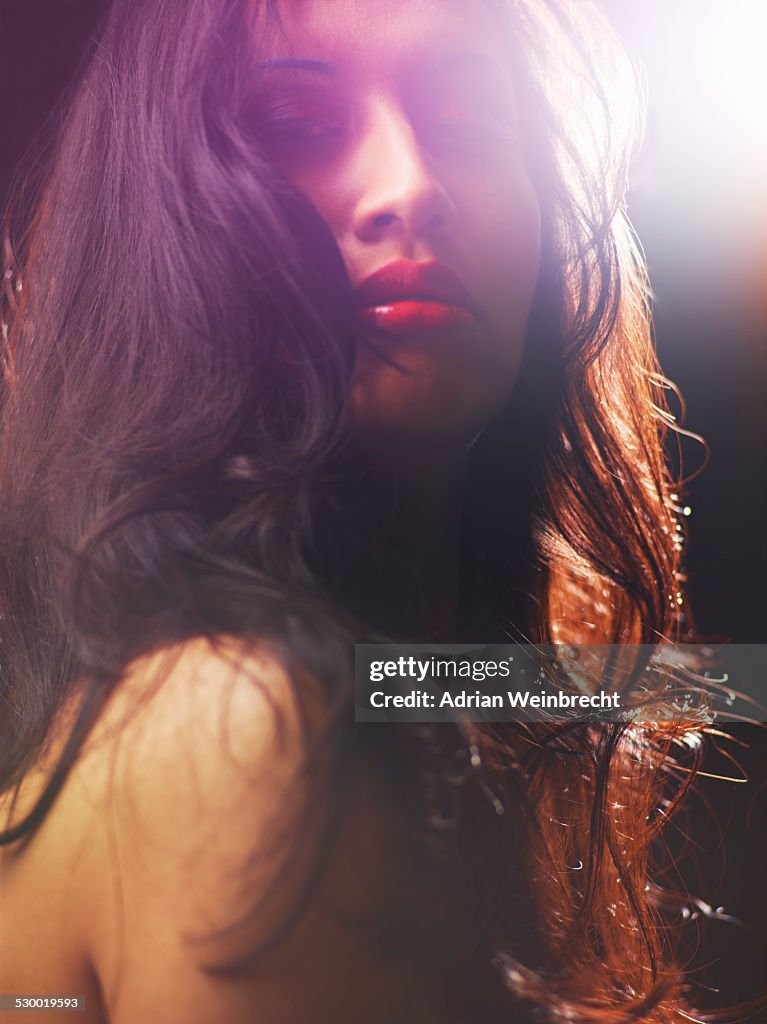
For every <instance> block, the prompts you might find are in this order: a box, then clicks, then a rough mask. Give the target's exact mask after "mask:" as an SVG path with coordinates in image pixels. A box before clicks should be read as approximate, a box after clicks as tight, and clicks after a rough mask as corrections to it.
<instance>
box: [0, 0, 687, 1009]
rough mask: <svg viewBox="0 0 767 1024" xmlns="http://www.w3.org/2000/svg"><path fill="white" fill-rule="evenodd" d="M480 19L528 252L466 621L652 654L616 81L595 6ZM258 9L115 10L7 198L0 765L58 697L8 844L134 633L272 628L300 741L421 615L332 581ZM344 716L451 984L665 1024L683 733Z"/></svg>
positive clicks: (122, 661)
mask: <svg viewBox="0 0 767 1024" xmlns="http://www.w3.org/2000/svg"><path fill="white" fill-rule="evenodd" d="M492 9H493V14H494V16H495V17H496V18H497V19H498V27H499V31H500V32H503V33H505V34H506V38H507V39H508V48H509V60H510V62H513V67H514V73H515V75H516V79H517V85H518V92H519V98H520V108H521V111H522V118H523V124H524V138H525V145H526V147H527V159H528V160H529V163H530V167H531V172H532V175H533V179H534V181H535V183H536V186H537V189H538V195H539V200H540V204H541V210H542V231H543V267H542V272H541V279H540V283H539V286H538V291H537V295H536V298H535V303H534V309H533V312H532V315H531V322H530V328H529V335H528V339H527V348H526V356H525V362H524V365H523V368H522V372H521V377H520V381H519V385H518V387H517V388H516V390H515V393H514V395H513V396H512V398H511V401H510V403H509V406H508V408H507V409H506V410H505V411H504V412H503V413H502V414H501V415H500V416H499V417H498V419H497V421H495V422H494V423H493V424H491V425H490V426H489V427H488V429H487V430H486V431H485V433H484V434H483V436H482V437H481V438H480V439H479V440H478V441H477V443H476V444H475V446H474V448H473V450H472V454H471V463H470V467H469V489H468V496H467V506H466V512H465V517H464V526H463V538H462V565H463V568H462V593H461V603H462V610H463V613H464V616H465V622H466V626H465V632H466V635H467V636H468V637H469V638H470V639H471V640H478V641H482V642H485V641H491V640H492V641H499V640H500V641H509V642H514V641H517V640H524V641H531V642H534V643H540V642H546V641H555V642H563V643H564V642H566V643H570V644H572V643H626V642H631V643H645V644H651V645H652V644H656V643H657V642H659V641H660V640H661V639H663V638H674V637H677V636H678V635H679V633H680V629H681V628H682V627H683V621H682V619H681V616H682V614H683V612H684V607H683V605H682V604H681V603H680V601H681V600H682V598H681V590H682V587H681V583H680V579H681V577H680V575H679V572H680V570H679V561H680V551H681V547H682V531H681V527H680V525H679V523H678V521H677V514H676V513H677V509H676V507H675V501H674V499H673V498H672V497H671V494H672V492H673V491H674V490H675V488H674V487H673V486H672V484H671V482H670V479H669V475H668V471H667V468H666V460H665V457H664V438H665V433H666V431H667V429H668V427H669V425H670V424H671V423H672V421H671V418H670V415H669V413H668V410H667V405H666V401H665V396H666V394H667V392H668V387H669V385H668V384H667V382H666V381H665V380H664V379H663V377H662V376H661V375H660V372H659V369H658V366H657V364H656V361H655V357H654V354H653V346H652V341H651V329H650V309H649V291H648V285H647V279H646V274H645V265H644V260H643V258H642V254H641V251H640V249H639V247H638V245H637V243H636V240H635V238H634V237H633V234H632V231H631V228H630V226H629V224H628V221H627V219H626V214H625V208H624V199H625V195H624V193H625V187H626V175H627V168H628V161H629V158H630V155H631V152H632V149H633V146H634V142H635V134H636V128H637V120H636V116H637V115H636V109H637V107H636V104H634V105H633V107H632V104H631V90H632V88H633V86H632V81H633V78H632V75H631V73H630V69H629V68H628V65H627V63H626V59H625V57H624V56H623V55H622V53H621V51H620V48H619V46H618V44H617V43H616V42H615V40H614V39H613V37H612V34H611V31H610V29H609V28H608V26H607V25H606V24H605V23H604V21H603V19H602V18H601V16H600V15H599V14H598V11H597V9H596V7H595V6H594V5H593V4H591V3H590V2H585V0H578V2H577V3H576V2H570V0H509V2H494V3H493V4H492ZM261 15H263V16H264V17H261ZM278 16H279V4H278V3H277V2H276V0H271V2H268V0H263V2H262V3H258V2H256V0H226V2H221V0H113V2H112V3H111V4H110V5H109V9H108V11H107V13H106V14H105V16H104V19H103V22H102V24H101V25H100V26H99V30H98V33H97V35H96V36H95V38H94V40H93V42H92V44H91V46H90V49H89V53H88V54H87V55H86V59H85V61H84V64H83V67H82V70H81V73H80V75H79V77H78V81H77V83H76V84H75V85H74V87H73V88H72V90H71V94H70V95H69V96H68V97H67V99H66V101H65V103H64V104H63V113H62V122H61V128H60V130H59V131H57V133H56V138H55V140H54V144H53V146H52V152H51V155H50V159H49V163H48V165H47V166H48V170H47V173H46V176H45V178H44V181H43V183H42V185H41V186H40V187H38V188H36V189H35V190H33V195H32V199H29V198H27V199H25V196H24V193H23V191H20V192H19V194H18V196H17V198H16V201H15V205H14V206H13V207H12V208H11V210H10V214H9V225H10V235H9V238H10V239H11V240H12V247H11V246H10V245H9V246H8V247H7V251H6V256H7V273H6V277H5V280H4V284H5V292H6V294H5V312H4V317H3V339H2V358H3V381H2V392H1V395H0V401H1V405H0V537H1V538H2V555H1V557H0V652H2V657H1V658H0V700H2V704H3V706H4V709H5V711H4V714H3V716H2V723H1V724H0V787H1V788H2V789H8V788H10V787H11V786H13V785H14V784H16V783H18V782H20V781H21V779H22V778H23V777H24V774H25V772H26V771H27V770H28V769H29V767H30V766H31V765H32V764H34V763H35V761H36V759H37V757H38V756H39V752H40V751H41V750H42V749H43V747H44V744H45V742H46V738H47V737H48V736H49V734H50V731H51V726H52V723H53V722H54V720H55V718H56V715H57V712H58V711H59V709H60V708H61V707H62V704H63V702H64V701H65V700H66V699H67V697H68V695H70V694H71V693H72V691H73V688H74V686H75V685H76V684H83V693H84V698H83V704H82V708H81V713H80V715H79V717H78V719H77V721H76V724H75V726H74V728H73V731H72V734H71V736H70V740H69V743H68V744H67V745H66V747H65V749H64V752H63V754H62V759H61V761H60V763H59V765H58V767H57V769H56V770H55V772H54V773H53V775H52V777H51V779H50V783H49V785H48V787H47V789H46V790H45V792H44V793H43V795H42V797H41V800H40V802H39V804H38V805H37V807H36V808H35V809H33V811H32V812H31V813H30V815H29V816H28V817H27V818H26V819H25V820H24V821H23V822H21V823H20V824H19V825H18V826H17V827H15V828H14V829H12V830H11V831H9V832H6V833H5V834H4V836H3V837H2V841H3V842H15V841H19V840H20V839H23V838H24V837H25V836H26V837H28V836H30V835H32V834H33V833H34V830H35V829H36V828H37V826H38V825H39V824H40V822H41V821H42V820H43V818H44V816H45V814H46V813H47V810H48V809H49V807H50V806H51V804H52V802H53V801H54V800H55V798H56V795H57V792H58V791H59V790H60V787H61V785H62V783H63V781H64V779H65V778H66V775H67V772H68V770H69V768H70V767H71V765H72V763H73V761H74V760H75V758H76V756H77V752H78V750H79V749H80V747H81V745H82V742H83V739H84V737H85V736H86V735H87V732H88V730H89V728H90V726H91V725H92V723H93V721H94V720H95V719H96V717H97V716H98V712H99V709H100V708H102V707H103V705H104V702H105V700H106V699H107V697H108V695H109V694H110V693H111V692H112V691H113V690H114V688H115V687H117V686H119V684H120V679H121V677H122V675H123V673H124V671H125V669H126V666H127V665H128V664H129V663H130V662H131V661H132V660H133V659H135V658H137V657H139V656H141V655H144V654H147V653H150V652H152V651H155V650H159V649H162V648H165V647H168V646H170V645H173V644H178V643H181V642H183V641H185V640H188V639H191V638H194V637H199V636H207V637H211V638H217V637H222V636H236V637H240V638H242V640H243V641H244V642H246V643H248V642H250V643H253V644H256V643H258V644H267V645H268V647H269V649H270V650H272V651H273V652H274V653H275V655H276V656H277V657H278V658H280V659H281V660H282V661H283V663H284V664H285V666H286V668H287V669H288V671H289V674H290V677H291V679H292V680H294V682H295V685H296V689H297V696H298V697H299V699H300V692H298V691H299V690H300V688H299V685H298V683H299V681H300V679H301V678H302V676H303V677H305V676H306V675H307V674H309V675H311V676H312V677H313V678H314V679H316V680H319V681H320V682H321V683H322V685H323V686H324V687H325V690H326V693H327V697H328V702H329V704H330V705H331V707H332V708H334V709H335V717H334V719H333V720H334V722H335V726H334V728H333V729H331V730H330V731H329V732H328V734H327V735H326V736H325V737H324V742H326V743H327V744H330V745H334V744H335V745H336V746H337V749H338V750H340V751H341V750H343V747H344V743H345V740H344V735H345V723H348V721H350V717H351V706H352V701H351V678H352V676H351V653H350V652H351V651H352V645H353V643H354V642H355V641H357V642H359V641H361V640H364V639H366V638H368V639H370V638H378V639H381V638H386V637H388V638H391V639H403V638H408V639H411V638H413V637H412V636H409V637H405V636H404V634H403V633H402V632H401V631H400V629H399V627H400V624H398V623H396V622H395V621H394V620H393V619H392V618H391V617H387V609H381V608H379V609H371V612H370V615H369V616H368V615H362V616H360V613H359V606H358V605H356V604H355V602H354V601H353V599H352V597H351V596H350V594H349V592H348V591H346V590H345V587H344V582H343V579H338V578H336V577H335V576H334V575H333V574H332V573H331V572H330V571H329V570H328V566H332V565H333V564H334V563H335V561H339V562H340V560H341V552H342V550H343V548H344V545H346V544H353V543H354V538H353V537H349V536H347V535H346V532H345V531H346V529H347V525H348V524H346V522H345V520H342V519H341V518H340V516H341V514H342V513H341V512H340V511H339V509H338V503H337V500H336V497H335V496H336V493H337V492H336V486H337V484H338V481H339V479H343V477H344V474H345V473H348V472H350V471H351V470H350V467H352V469H353V467H354V466H355V461H354V455H353V453H352V452H351V449H350V442H349V440H348V430H347V426H348V413H347V405H346V401H347V395H348V390H349V378H350V372H351V367H352V362H353V355H354V345H355V338H354V329H353V325H352V324H351V323H350V322H347V320H346V316H347V313H346V312H345V311H347V310H348V309H349V308H350V306H351V304H350V302H349V298H348V297H349V287H350V286H349V282H348V280H347V278H346V274H345V271H344V267H343V263H342V260H341V257H340V254H339V252H338V251H337V248H336V246H335V243H334V241H333V239H332V237H331V236H330V234H329V232H328V231H327V229H326V228H325V226H324V224H323V223H322V222H321V220H320V219H319V217H318V216H317V214H316V213H315V212H314V211H313V209H312V208H311V206H310V205H309V204H308V202H306V201H305V200H303V199H302V198H301V197H300V196H298V195H297V194H295V192H294V191H293V190H292V189H291V188H290V187H289V186H288V184H287V183H286V182H285V181H284V180H283V179H281V178H280V176H279V175H278V174H277V173H276V172H275V170H274V169H273V168H272V167H271V165H270V163H269V160H268V156H267V154H266V153H265V150H264V147H263V146H262V145H261V142H260V139H259V133H258V126H257V124H254V123H253V119H252V117H251V115H250V112H251V111H252V99H253V93H254V90H257V87H258V75H257V70H256V65H257V59H258V40H259V35H258V31H257V27H258V25H260V24H262V23H263V22H264V20H266V21H267V22H269V23H270V24H271V23H273V22H274V20H275V19H276V18H278ZM627 112H628V113H627ZM520 439H521V441H522V443H520ZM342 524H343V525H342ZM328 538H330V540H328ZM334 545H337V550H336V547H335V546H334ZM417 638H418V639H424V638H426V637H424V636H423V635H419V636H418V637H417ZM642 667H643V666H641V665H638V666H636V669H637V670H639V669H641V668H642ZM355 728H356V729H357V730H358V733H357V734H358V737H362V741H363V742H365V741H366V740H365V738H366V737H368V736H369V738H370V747H371V752H373V751H374V752H375V756H377V757H381V758H383V759H384V761H385V762H386V763H387V764H388V765H389V766H390V768H391V772H392V774H393V775H394V776H396V777H398V778H400V777H404V778H405V786H404V788H405V789H407V791H408V792H411V791H413V790H415V792H416V794H417V797H416V804H417V807H418V808H419V809H420V811H419V814H420V821H421V825H422V829H423V847H424V850H425V851H426V852H425V853H424V856H433V857H435V858H438V859H439V860H440V863H441V864H443V865H447V867H446V868H445V870H446V871H447V872H448V875H449V876H450V877H451V878H452V881H451V885H452V887H453V891H454V892H456V893H459V894H461V895H460V896H459V897H456V906H455V915H456V916H455V927H456V929H457V930H458V931H459V932H461V933H462V934H464V935H465V936H466V944H465V949H464V951H463V953H462V956H463V960H462V961H461V962H462V964H463V969H464V970H465V973H466V975H467V977H471V978H474V979H475V980H476V981H477V985H476V991H475V992H474V995H473V996H472V999H474V1002H473V1003H472V1005H474V1006H475V1008H476V1006H477V1005H479V1004H478V1003H477V1002H476V1000H477V999H480V998H485V997H484V996H480V995H478V994H477V993H482V992H492V993H493V998H494V999H497V1000H500V1003H499V1005H506V1003H505V1002H504V1000H508V1011H506V1015H505V1016H502V1017H499V1019H507V1020H509V1021H512V1020H517V1019H518V1015H519V1013H520V1012H521V1010H520V1007H524V1006H528V1007H531V1008H534V1007H538V1008H539V1010H541V1011H542V1012H544V1013H545V1014H546V1016H544V1017H543V1018H542V1019H551V1020H567V1021H572V1022H580V1024H587V1022H593V1024H596V1022H613V1021H615V1022H617V1021H628V1020H640V1019H641V1020H647V1021H666V1020H672V1019H674V1020H676V1019H678V1012H681V1007H682V1005H683V1003H682V999H681V994H680V993H681V982H680V976H679V971H678V969H677V966H676V965H675V963H674V960H673V956H672V955H671V954H670V952H669V949H670V946H669V942H668V936H669V931H668V929H667V927H666V925H665V924H664V919H663V915H662V913H661V910H662V906H664V905H668V902H669V898H668V896H667V895H666V896H663V895H662V890H661V888H660V885H661V883H662V878H661V877H660V875H659V872H660V868H659V866H658V865H655V866H654V867H653V863H652V861H651V857H650V851H651V844H652V842H653V840H654V839H655V838H656V837H657V835H658V834H659V832H660V829H661V826H662V824H663V823H664V822H665V821H667V820H668V818H669V817H670V816H671V815H672V813H673V812H674V810H675V808H676V807H677V805H678V801H679V799H680V792H681V791H683V790H684V789H685V787H686V785H687V782H680V781H679V780H680V779H683V780H686V779H689V778H690V777H691V776H690V775H689V774H688V773H680V772H678V771H677V769H676V768H675V762H674V760H673V758H672V750H678V749H679V739H680V732H679V727H674V726H671V725H667V726H665V727H661V726H658V727H653V726H650V725H642V726H640V725H633V726H631V727H630V728H627V727H626V726H625V725H618V724H604V725H599V726H594V725H592V726H579V727H577V728H573V727H570V728H568V729H564V728H556V727H543V726H540V725H535V726H533V725H523V724H519V723H509V724H503V725H501V724H492V725H480V724H475V725H470V726H463V727H461V728H459V727H456V729H447V728H445V727H411V726H398V727H395V726H391V727H388V728H389V729H390V732H389V733H387V736H386V738H385V739H381V738H380V737H378V738H377V739H376V740H375V742H373V731H372V730H368V731H366V730H365V729H363V727H361V726H360V727H355ZM346 731H348V724H347V725H346ZM685 749H687V750H688V751H690V752H691V756H692V758H693V760H694V759H695V758H696V757H698V756H699V749H700V748H699V747H698V746H696V745H695V744H694V743H687V745H686V748H685ZM406 752H408V753H407V757H406ZM411 755H412V756H411ZM457 755H463V756H464V762H465V765H466V770H465V771H464V772H461V773H458V776H459V777H458V780H457V777H456V772H455V771H454V770H453V768H451V767H450V766H451V765H452V766H454V765H455V763H456V756H457ZM309 760H310V758H309ZM341 760H342V759H341V758H339V763H341ZM403 765H406V766H407V771H405V770H404V769H403V767H402V766H403ZM686 767H691V766H689V765H688V766H686ZM337 781H338V780H337ZM446 808H447V809H446ZM658 808H662V813H659V812H658ZM233 827H236V823H234V824H233ZM321 855H322V854H321V851H320V852H318V858H320V857H321ZM477 865H481V866H482V867H481V870H479V871H477V870H476V868H477ZM471 870H473V871H474V874H473V876H472V884H469V883H468V881H467V878H466V872H468V871H471ZM462 872H463V874H462ZM653 872H654V873H653ZM307 898H308V897H307ZM299 911H300V908H297V911H296V914H295V915H293V919H295V917H296V916H297V914H298V912H299ZM261 952H263V951H261ZM258 953H259V951H254V952H253V955H254V956H257V955H258ZM472 991H474V990H472ZM487 998H488V999H489V996H488V997H487Z"/></svg>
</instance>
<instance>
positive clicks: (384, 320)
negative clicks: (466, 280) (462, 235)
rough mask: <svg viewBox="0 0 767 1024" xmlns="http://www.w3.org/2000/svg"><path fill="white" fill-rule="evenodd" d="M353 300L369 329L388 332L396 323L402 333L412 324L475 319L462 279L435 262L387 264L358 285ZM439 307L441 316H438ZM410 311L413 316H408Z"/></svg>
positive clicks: (434, 325) (445, 322)
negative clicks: (384, 329)
mask: <svg viewBox="0 0 767 1024" xmlns="http://www.w3.org/2000/svg"><path fill="white" fill-rule="evenodd" d="M354 298H355V301H356V305H357V309H358V310H359V311H360V313H361V318H362V319H363V321H364V322H366V323H367V324H368V325H369V326H378V327H382V328H387V327H388V326H389V325H393V324H395V323H396V325H397V328H398V329H400V330H401V329H405V328H406V327H407V325H408V322H409V321H411V320H412V322H413V326H414V327H424V326H432V327H440V326H449V325H451V324H457V323H466V322H468V321H471V320H473V319H476V312H475V311H474V308H473V304H472V302H471V299H470V297H469V293H468V292H467V290H466V288H465V286H464V284H463V282H462V281H461V279H460V278H459V277H458V275H457V274H456V273H455V271H453V270H451V269H450V268H449V267H446V266H445V265H444V264H443V263H437V262H436V261H434V262H430V263H415V262H412V261H410V260H397V261H396V262H394V263H387V264H386V266H384V267H381V269H380V270H377V271H375V273H373V274H371V275H370V277H367V278H365V280H364V281H361V282H360V284H358V285H357V287H356V288H355V289H354ZM440 306H441V307H443V310H442V313H443V315H441V316H440V315H436V314H438V313H439V312H440V310H439V307H440ZM419 309H420V311H421V313H420V314H419V312H418V311H419ZM408 311H410V313H412V314H413V315H412V316H409V315H408ZM451 311H452V312H451Z"/></svg>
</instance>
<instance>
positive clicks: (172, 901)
mask: <svg viewBox="0 0 767 1024" xmlns="http://www.w3.org/2000/svg"><path fill="white" fill-rule="evenodd" d="M323 713H324V712H323V707H322V701H321V695H320V694H319V693H318V691H317V690H316V689H311V688H309V687H308V686H304V687H303V688H302V689H301V690H299V689H298V688H297V687H296V685H295V683H294V681H293V680H291V679H290V678H289V677H288V675H287V673H286V672H285V670H284V668H282V666H281V665H280V664H279V662H278V661H277V659H276V658H274V657H273V656H271V655H270V654H269V653H268V652H266V651H265V650H264V649H255V650H254V649H252V648H248V649H246V648H245V647H243V646H242V645H240V644H238V643H237V642H235V641H230V640H226V641H220V642H217V643H215V644H210V643H209V642H207V641H203V640H199V641H193V642H190V643H187V644H184V645H183V646H181V647H178V648H174V649H168V650H165V651H162V652H160V653H159V654H156V655H153V656H152V657H150V658H146V659H142V660H141V661H140V662H137V663H135V664H134V665H131V666H130V667H129V670H128V671H127V672H126V674H125V677H124V679H123V680H122V681H121V683H120V684H119V686H118V688H117V690H116V692H115V695H114V698H113V699H112V700H111V701H110V702H109V704H108V705H107V708H106V710H105V712H104V713H103V715H102V717H101V719H100V721H99V722H98V723H97V726H96V728H95V730H94V732H93V734H92V736H91V737H90V739H89V741H88V743H87V745H86V747H85V749H84V750H83V752H82V754H81V756H80V757H79V759H78V762H77V765H76V767H75V770H74V771H73V773H72V776H71V778H70V780H69V781H68V783H67V786H66V789H65V791H64V792H63V793H62V795H61V798H60V801H58V802H57V804H56V805H54V812H53V813H54V814H55V816H56V819H57V821H58V822H66V825H67V828H68V831H69V833H70V835H73V836H75V835H76V836H77V837H78V844H79V845H80V848H81V849H82V848H83V847H86V846H87V850H88V856H87V858H86V861H85V862H83V863H82V864H81V863H80V862H79V861H77V860H76V859H75V858H73V861H72V870H73V871H74V872H75V873H77V874H82V871H83V868H85V874H84V875H82V888H83V889H86V888H87V889H88V892H89V897H88V901H87V904H88V905H87V908H86V910H85V916H84V918H83V925H82V931H83V934H84V942H85V945H86V946H87V949H88V955H89V959H90V961H91V963H92V964H93V967H94V970H95V972H96V974H97V975H98V977H99V980H100V984H101V988H102V990H103V992H104V997H105V1003H106V1006H107V1007H108V1008H109V1016H110V1019H113V1020H115V1021H134V1020H139V1019H153V1020H156V1021H162V1020H165V1019H166V1017H167V1019H168V1020H177V1019H188V1020H198V1019H199V1020H200V1021H207V1020H211V1021H214V1020H218V1019H220V1018H219V1017H217V1016H216V1015H217V1014H219V1013H220V1012H221V1011H222V1008H223V1007H224V1006H226V1005H227V1004H226V999H227V998H229V999H231V1000H233V1002H232V1004H231V1006H230V1007H229V1009H228V1011H227V1012H229V1013H230V1014H231V1019H232V1020H233V1021H236V1020H239V1019H240V1017H239V1016H238V1014H239V1013H240V1010H239V1009H238V1002H239V1001H240V1000H243V1005H244V1000H245V998H246V990H244V989H237V988H232V986H231V984H230V985H229V986H223V989H222V988H221V983H220V982H219V983H216V982H215V981H213V980H211V975H210V974H209V973H208V971H209V968H211V967H213V968H215V967H216V966H219V965H222V964H225V963H228V962H230V961H232V960H237V959H238V958H240V957H242V956H243V955H245V954H246V953H247V952H248V951H249V950H251V949H252V948H254V947H255V946H258V945H259V943H260V942H262V941H264V940H265V939H267V938H268V937H269V935H270V934H271V933H273V932H274V930H275V929H276V928H278V927H279V925H280V923H281V922H282V920H283V919H284V918H285V915H286V914H288V913H289V912H290V909H291V906H292V905H293V904H294V903H295V900H296V898H297V897H298V896H299V895H300V892H301V890H302V886H303V884H304V882H305V880H306V878H307V876H308V872H309V870H310V867H311V859H312V854H313V851H314V850H315V849H316V846H317V844H316V841H315V833H316V832H317V830H318V829H319V828H320V827H321V826H320V821H321V815H320V814H318V813H317V811H318V808H319V807H320V805H321V803H322V800H323V799H324V787H323V766H324V764H325V761H324V760H323V758H322V756H320V759H319V760H317V759H316V758H315V759H314V760H313V761H312V762H310V763H308V762H307V760H306V752H307V746H308V743H309V741H310V738H311V736H312V734H313V733H314V732H315V731H316V729H317V728H319V727H321V724H322V720H323ZM318 794H319V795H318ZM86 837H87V839H86ZM41 838H42V837H41ZM49 849H50V845H49ZM296 850H298V851H299V853H300V855H299V856H298V857H295V856H294V855H293V851H296ZM302 851H303V852H302ZM58 856H59V854H57V857H58ZM182 990H183V992H184V993H185V995H184V997H183V998H182V997H181V996H180V995H179V992H181V991H182ZM222 998H223V1002H222ZM247 998H248V999H250V1000H252V998H253V993H252V992H247ZM185 1001H186V1002H185ZM208 1003H209V1007H208V1009H207V1010H206V1009H204V1008H205V1006H206V1004H208ZM187 1004H188V1005H187ZM150 1011H151V1012H150ZM243 1012H244V1011H243ZM249 1014H250V1011H249V1010H248V1015H245V1016H243V1017H242V1019H250V1016H249Z"/></svg>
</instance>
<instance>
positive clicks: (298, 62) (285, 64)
mask: <svg viewBox="0 0 767 1024" xmlns="http://www.w3.org/2000/svg"><path fill="white" fill-rule="evenodd" d="M260 67H261V68H262V69H263V70H265V71H285V70H287V71H309V72H311V73H313V74H315V75H326V76H330V75H334V74H335V68H333V66H332V65H331V64H328V63H326V61H324V60H306V59H305V58H294V57H278V58H275V59H273V60H264V61H261V64H260Z"/></svg>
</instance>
